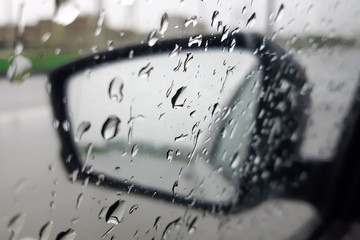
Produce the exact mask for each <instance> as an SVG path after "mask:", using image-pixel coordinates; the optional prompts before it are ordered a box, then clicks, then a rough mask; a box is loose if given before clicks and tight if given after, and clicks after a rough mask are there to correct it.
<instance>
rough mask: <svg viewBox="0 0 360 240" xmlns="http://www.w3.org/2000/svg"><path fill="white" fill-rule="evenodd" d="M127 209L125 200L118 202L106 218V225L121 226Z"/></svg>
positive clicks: (110, 208) (112, 206)
mask: <svg viewBox="0 0 360 240" xmlns="http://www.w3.org/2000/svg"><path fill="white" fill-rule="evenodd" d="M125 207H126V202H125V201H124V200H118V201H116V202H115V203H114V204H113V205H111V206H110V207H109V209H108V211H107V213H106V216H105V221H106V223H108V224H114V225H117V224H119V223H120V222H121V219H122V218H123V216H124V213H125Z"/></svg>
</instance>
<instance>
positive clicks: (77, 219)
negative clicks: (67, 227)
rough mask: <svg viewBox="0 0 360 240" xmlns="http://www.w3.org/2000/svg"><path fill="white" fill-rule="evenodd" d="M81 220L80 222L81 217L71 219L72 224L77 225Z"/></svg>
mask: <svg viewBox="0 0 360 240" xmlns="http://www.w3.org/2000/svg"><path fill="white" fill-rule="evenodd" d="M79 220H80V217H76V218H73V219H71V224H72V225H75V224H76V223H77V222H78V221H79Z"/></svg>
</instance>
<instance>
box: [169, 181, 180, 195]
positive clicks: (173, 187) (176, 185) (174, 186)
mask: <svg viewBox="0 0 360 240" xmlns="http://www.w3.org/2000/svg"><path fill="white" fill-rule="evenodd" d="M178 186H179V181H178V180H176V181H175V182H174V184H173V186H172V188H171V191H172V193H173V195H174V196H175V188H177V187H178Z"/></svg>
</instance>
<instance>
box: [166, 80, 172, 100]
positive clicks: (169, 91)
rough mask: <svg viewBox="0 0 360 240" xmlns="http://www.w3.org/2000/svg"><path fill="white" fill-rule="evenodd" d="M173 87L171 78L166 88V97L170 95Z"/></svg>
mask: <svg viewBox="0 0 360 240" xmlns="http://www.w3.org/2000/svg"><path fill="white" fill-rule="evenodd" d="M173 87H174V80H172V82H171V85H170V87H169V88H168V90H167V91H166V97H167V98H168V97H169V96H170V93H171V91H172V89H173Z"/></svg>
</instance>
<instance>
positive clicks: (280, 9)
mask: <svg viewBox="0 0 360 240" xmlns="http://www.w3.org/2000/svg"><path fill="white" fill-rule="evenodd" d="M283 10H284V4H281V5H280V7H279V10H278V12H277V14H276V16H275V19H274V22H276V21H278V20H280V19H281V17H282V15H283Z"/></svg>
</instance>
